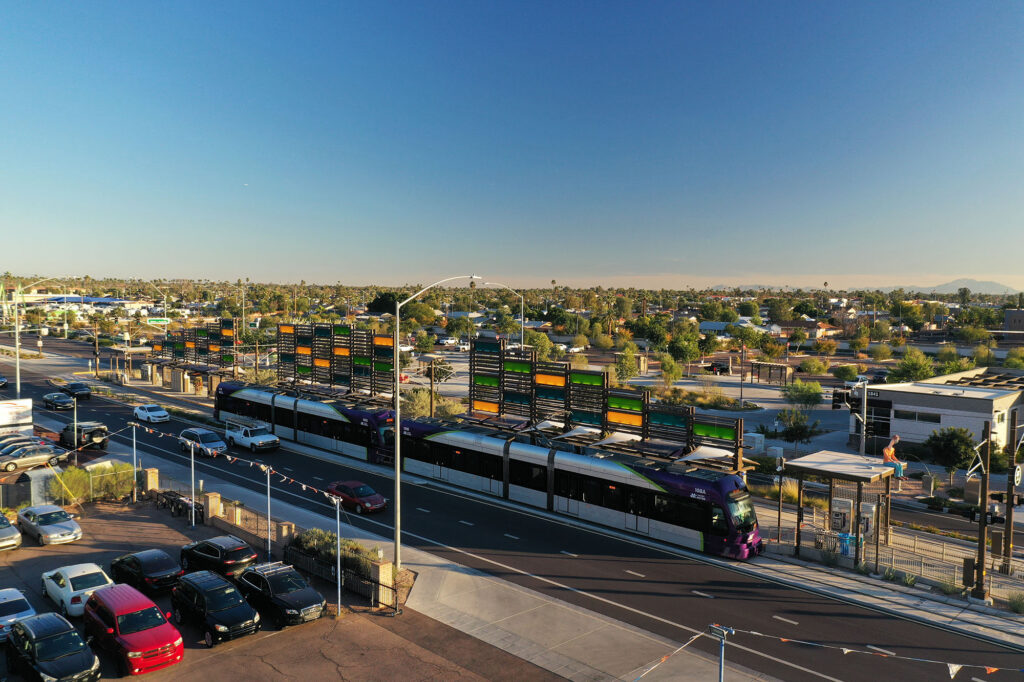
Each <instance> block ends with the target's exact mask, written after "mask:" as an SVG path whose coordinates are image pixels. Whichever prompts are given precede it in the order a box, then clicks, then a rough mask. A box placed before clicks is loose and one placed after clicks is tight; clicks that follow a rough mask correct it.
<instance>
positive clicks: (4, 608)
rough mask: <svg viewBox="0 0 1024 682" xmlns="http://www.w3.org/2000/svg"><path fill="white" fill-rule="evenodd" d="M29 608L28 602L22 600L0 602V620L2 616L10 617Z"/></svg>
mask: <svg viewBox="0 0 1024 682" xmlns="http://www.w3.org/2000/svg"><path fill="white" fill-rule="evenodd" d="M30 608H32V607H30V606H29V605H28V602H27V601H25V600H24V599H12V600H10V601H5V602H0V618H3V617H4V616H10V615H13V614H15V613H24V612H25V611H28V610H29V609H30Z"/></svg>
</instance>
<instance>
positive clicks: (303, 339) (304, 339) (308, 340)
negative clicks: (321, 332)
mask: <svg viewBox="0 0 1024 682" xmlns="http://www.w3.org/2000/svg"><path fill="white" fill-rule="evenodd" d="M297 338H298V340H297V343H298V344H299V345H300V346H312V345H313V337H312V336H299V337H297Z"/></svg>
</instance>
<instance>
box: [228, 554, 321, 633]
mask: <svg viewBox="0 0 1024 682" xmlns="http://www.w3.org/2000/svg"><path fill="white" fill-rule="evenodd" d="M237 581H238V589H240V590H241V591H242V594H244V595H245V598H246V599H248V600H249V603H250V604H252V605H253V606H255V607H256V609H257V610H258V611H260V612H261V613H263V615H264V616H265V617H267V618H269V619H270V620H272V621H273V622H274V623H275V624H277V625H279V626H283V625H298V624H299V623H305V622H306V621H310V620H316V619H317V618H319V617H320V616H322V615H323V614H324V607H326V606H327V602H326V601H324V597H323V595H322V594H320V593H319V592H317V591H316V590H314V589H313V588H312V587H310V586H309V583H307V582H306V581H305V579H304V578H303V577H302V576H301V575H299V572H298V571H296V570H295V569H294V568H292V567H291V566H289V565H288V564H286V563H284V562H283V561H275V562H272V563H266V564H256V565H255V566H250V567H249V568H247V569H245V570H244V571H242V574H241V575H239V576H238V578H237Z"/></svg>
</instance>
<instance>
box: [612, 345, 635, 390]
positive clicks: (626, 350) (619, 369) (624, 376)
mask: <svg viewBox="0 0 1024 682" xmlns="http://www.w3.org/2000/svg"><path fill="white" fill-rule="evenodd" d="M636 350H637V349H636V344H634V343H627V344H626V345H625V347H623V349H622V353H621V354H620V355H619V357H618V359H616V360H615V376H616V377H617V378H618V380H619V381H620V382H622V383H625V382H627V381H629V380H630V379H632V378H633V377H635V376H636V375H637V373H638V372H637V367H636Z"/></svg>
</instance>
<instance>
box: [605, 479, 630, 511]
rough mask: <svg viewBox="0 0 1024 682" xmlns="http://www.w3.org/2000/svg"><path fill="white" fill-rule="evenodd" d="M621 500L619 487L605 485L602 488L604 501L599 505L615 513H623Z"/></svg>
mask: <svg viewBox="0 0 1024 682" xmlns="http://www.w3.org/2000/svg"><path fill="white" fill-rule="evenodd" d="M623 498H624V495H623V494H622V487H621V486H619V485H615V484H610V483H606V484H605V486H604V500H602V503H601V505H602V506H604V507H607V508H608V509H614V510H615V511H623V510H624V509H625V507H624V506H623Z"/></svg>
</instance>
